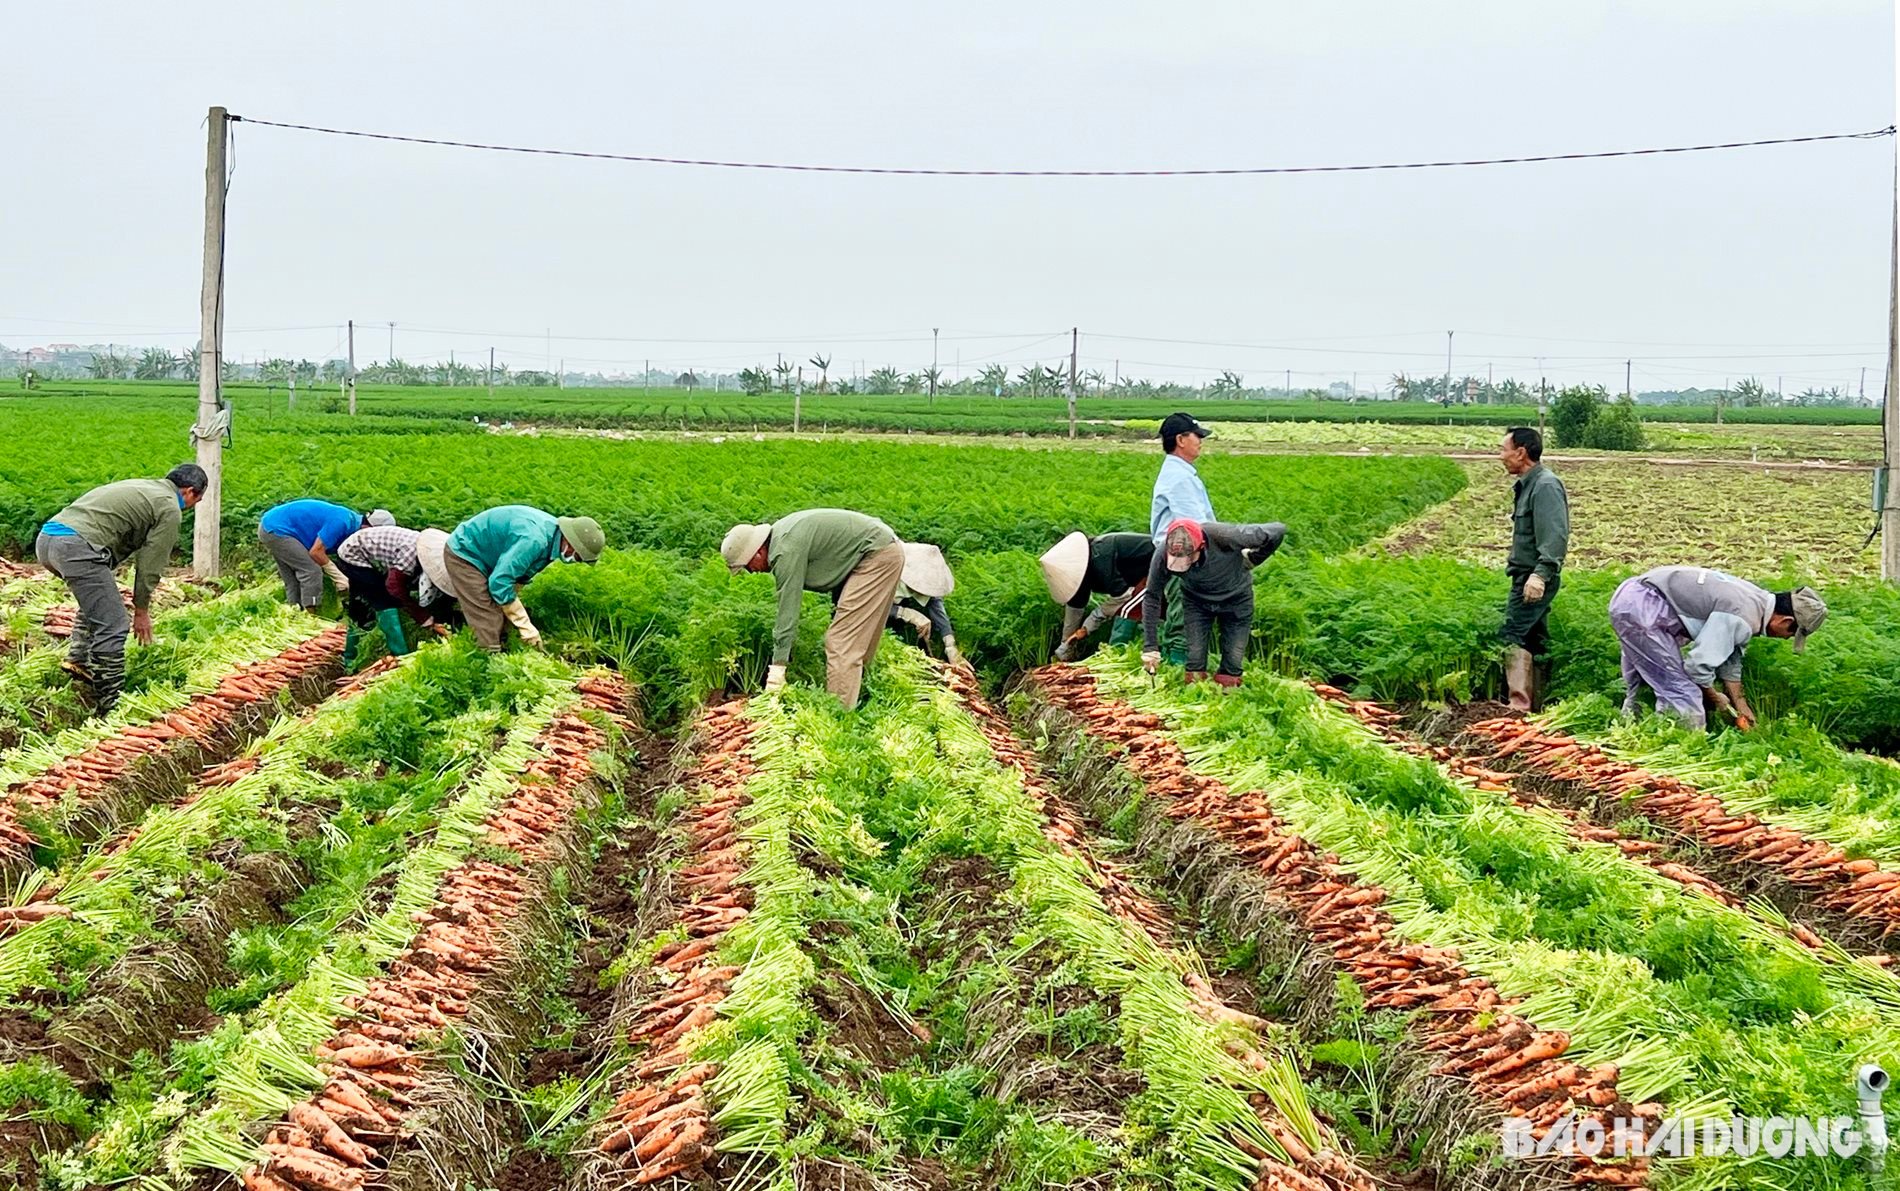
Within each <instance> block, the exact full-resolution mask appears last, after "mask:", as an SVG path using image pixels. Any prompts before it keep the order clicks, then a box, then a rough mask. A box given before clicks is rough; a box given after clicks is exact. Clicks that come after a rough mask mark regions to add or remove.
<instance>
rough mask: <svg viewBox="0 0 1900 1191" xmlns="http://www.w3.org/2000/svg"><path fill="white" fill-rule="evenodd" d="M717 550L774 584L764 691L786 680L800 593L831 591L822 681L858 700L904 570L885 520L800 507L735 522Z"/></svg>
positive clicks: (842, 696) (843, 697)
mask: <svg viewBox="0 0 1900 1191" xmlns="http://www.w3.org/2000/svg"><path fill="white" fill-rule="evenodd" d="M719 554H720V556H721V557H722V558H724V559H725V560H726V566H727V567H729V568H730V569H731V570H732V571H733V572H734V573H737V572H739V571H758V572H763V571H770V572H771V573H772V582H773V583H774V585H776V587H777V589H778V624H777V625H776V627H775V628H774V629H773V633H772V664H771V666H770V668H769V669H767V670H766V672H765V689H766V690H767V691H768V692H769V691H776V690H779V689H780V688H782V687H783V686H784V685H785V665H786V663H788V662H790V661H791V660H792V646H793V645H794V644H796V643H797V641H798V613H799V605H800V602H801V601H802V600H803V598H804V593H805V592H807V591H817V592H824V593H826V594H828V595H829V594H832V593H836V603H837V610H836V611H834V612H833V613H832V616H831V627H830V628H829V629H827V630H826V631H825V689H826V690H828V691H830V692H831V693H832V694H834V695H836V696H837V697H838V699H839V701H840V702H842V703H843V704H844V705H845V707H846V708H852V707H856V706H857V705H858V693H859V691H860V689H861V688H862V687H863V685H864V667H865V664H866V663H868V662H869V661H870V660H871V655H872V654H875V653H876V652H877V642H878V638H879V637H880V636H881V635H882V634H883V632H884V621H885V618H886V617H887V616H888V615H889V614H890V610H891V605H892V603H894V602H895V601H896V598H897V586H898V582H899V581H900V580H901V579H902V578H903V575H904V548H903V546H902V545H900V544H899V543H898V541H897V535H896V534H894V533H892V532H891V527H890V526H888V525H886V524H884V523H883V522H882V521H879V520H878V519H877V518H875V517H867V516H865V515H864V514H863V513H854V512H852V511H850V510H849V509H806V510H804V511H803V512H799V513H792V514H790V515H789V516H786V517H781V518H779V519H778V520H777V521H774V522H773V523H771V524H770V525H735V526H733V527H732V529H731V530H730V531H728V532H727V534H726V538H725V541H723V542H721V543H720V545H719Z"/></svg>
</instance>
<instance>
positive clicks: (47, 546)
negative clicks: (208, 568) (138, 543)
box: [33, 534, 132, 711]
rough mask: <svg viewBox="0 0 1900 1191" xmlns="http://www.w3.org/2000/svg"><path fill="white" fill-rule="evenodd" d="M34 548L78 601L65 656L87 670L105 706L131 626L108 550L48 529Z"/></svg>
mask: <svg viewBox="0 0 1900 1191" xmlns="http://www.w3.org/2000/svg"><path fill="white" fill-rule="evenodd" d="M33 553H34V556H35V557H37V558H38V559H39V560H40V565H41V566H43V567H45V568H46V569H47V570H49V571H51V572H53V574H55V575H58V576H59V577H60V578H61V579H63V580H65V581H66V586H67V587H68V588H70V589H71V590H72V593H73V599H74V600H75V601H76V602H77V603H78V604H79V615H78V616H76V617H74V618H73V635H72V637H71V639H70V640H68V641H67V643H66V657H67V659H68V660H69V661H71V662H72V663H73V664H75V665H78V666H83V667H85V668H86V670H87V671H88V672H90V673H91V675H92V683H93V692H94V693H95V694H96V695H97V696H98V700H99V708H100V710H102V711H104V710H109V709H111V707H112V705H113V704H115V703H117V702H118V700H119V692H120V691H122V690H124V689H125V638H126V636H127V634H129V633H130V632H131V631H132V618H131V617H130V616H128V615H127V614H126V611H125V597H124V596H123V595H122V594H120V592H119V579H118V576H117V575H115V574H114V573H113V568H112V556H111V555H110V554H107V553H106V552H105V551H104V550H101V549H99V547H97V546H95V545H93V544H92V543H91V542H88V541H87V540H86V539H84V538H82V537H78V536H69V537H54V536H52V535H50V534H41V535H40V536H39V538H38V540H37V541H35V542H34V544H33Z"/></svg>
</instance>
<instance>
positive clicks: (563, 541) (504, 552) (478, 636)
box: [442, 505, 607, 653]
mask: <svg viewBox="0 0 1900 1191" xmlns="http://www.w3.org/2000/svg"><path fill="white" fill-rule="evenodd" d="M606 544H607V538H606V535H605V534H603V533H602V532H601V529H600V525H599V523H598V522H596V521H595V520H594V519H593V518H592V517H556V516H554V515H553V514H551V513H544V512H542V511H541V510H540V509H536V508H530V507H529V506H527V505H500V506H498V507H496V508H492V509H487V510H484V511H482V512H480V513H477V514H475V515H474V516H473V517H470V518H469V519H468V520H467V521H464V522H462V523H461V524H460V525H458V526H456V527H455V532H454V533H452V534H450V535H449V545H448V549H447V550H445V551H443V553H442V561H443V565H444V566H445V567H446V568H447V570H448V572H449V579H450V581H451V582H452V583H453V584H454V585H455V597H456V600H457V601H458V602H459V603H460V604H461V606H462V615H463V617H464V618H465V619H466V620H467V621H468V627H469V628H471V629H473V630H474V631H475V642H476V644H478V645H480V646H481V647H482V648H483V649H486V650H487V651H489V652H490V653H499V652H501V643H502V636H503V634H505V633H506V632H507V631H508V625H510V624H513V625H514V626H515V628H516V629H517V630H518V631H519V632H520V633H521V640H522V641H523V642H524V643H525V644H528V645H533V646H536V647H537V648H538V647H539V646H540V644H541V632H540V630H539V629H537V628H535V627H534V621H532V620H530V619H529V618H528V610H527V609H526V608H524V607H522V606H521V595H520V592H519V591H517V590H516V589H517V588H519V587H520V586H521V585H522V584H523V583H526V582H527V581H528V580H530V579H532V578H534V577H535V576H536V575H538V574H540V573H541V570H542V568H544V567H546V566H547V565H548V564H549V563H551V562H554V561H556V560H559V561H562V562H569V561H577V562H588V563H591V562H593V561H595V560H596V559H598V558H599V557H600V552H601V549H602V548H603V547H604V546H605V545H606Z"/></svg>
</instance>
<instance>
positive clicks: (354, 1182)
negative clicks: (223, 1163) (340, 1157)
mask: <svg viewBox="0 0 1900 1191" xmlns="http://www.w3.org/2000/svg"><path fill="white" fill-rule="evenodd" d="M265 1169H266V1171H267V1173H270V1174H274V1175H277V1176H278V1177H279V1178H282V1179H287V1180H288V1181H290V1182H292V1183H295V1184H297V1185H298V1186H301V1187H307V1188H309V1191H362V1189H363V1182H364V1178H363V1172H362V1171H361V1170H352V1169H349V1168H347V1167H342V1166H338V1165H336V1163H335V1160H334V1159H330V1160H325V1159H324V1156H323V1155H322V1154H319V1153H317V1152H316V1151H314V1150H303V1151H301V1152H297V1151H291V1152H286V1153H273V1154H272V1155H271V1159H270V1164H269V1165H268V1166H267V1167H266V1168H265Z"/></svg>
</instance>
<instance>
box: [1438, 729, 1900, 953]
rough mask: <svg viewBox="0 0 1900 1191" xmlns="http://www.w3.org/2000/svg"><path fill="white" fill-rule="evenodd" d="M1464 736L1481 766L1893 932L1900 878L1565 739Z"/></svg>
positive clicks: (1702, 883)
mask: <svg viewBox="0 0 1900 1191" xmlns="http://www.w3.org/2000/svg"><path fill="white" fill-rule="evenodd" d="M1467 731H1468V733H1469V734H1470V736H1472V737H1475V738H1476V739H1477V740H1479V741H1481V742H1483V744H1484V745H1485V746H1486V747H1487V748H1488V749H1489V756H1488V758H1487V762H1488V763H1492V764H1495V763H1501V762H1502V763H1508V764H1511V765H1513V766H1515V767H1518V768H1520V769H1523V770H1528V771H1531V772H1535V773H1537V774H1539V775H1541V776H1543V777H1546V778H1551V779H1554V780H1557V781H1563V782H1574V783H1577V784H1578V785H1580V786H1582V787H1583V788H1584V789H1586V790H1588V791H1590V792H1592V793H1594V794H1597V795H1600V796H1603V797H1606V798H1610V799H1615V800H1620V801H1621V802H1622V803H1624V804H1625V805H1627V806H1629V807H1631V808H1632V809H1634V810H1636V811H1638V812H1640V813H1641V814H1642V815H1644V816H1645V817H1646V818H1648V819H1650V820H1651V821H1653V822H1656V823H1659V824H1663V825H1666V826H1668V827H1670V828H1672V829H1674V830H1676V831H1679V832H1681V833H1682V834H1683V835H1684V836H1686V837H1688V838H1689V839H1692V840H1694V841H1695V842H1696V843H1697V844H1699V845H1701V846H1702V847H1704V848H1706V849H1708V850H1709V851H1710V852H1712V853H1714V854H1716V855H1718V856H1721V857H1723V858H1724V859H1726V860H1729V861H1732V862H1737V863H1743V864H1746V865H1749V866H1759V867H1760V868H1764V869H1767V870H1769V871H1770V872H1771V873H1772V874H1773V875H1774V876H1776V877H1779V878H1780V879H1781V880H1782V881H1784V882H1786V883H1787V884H1788V885H1790V886H1794V887H1796V888H1798V889H1800V890H1802V891H1804V892H1805V893H1806V894H1807V895H1808V898H1809V901H1810V903H1811V904H1812V905H1813V906H1815V907H1816V908H1818V909H1821V910H1823V911H1827V912H1830V913H1832V914H1835V915H1838V916H1839V918H1840V920H1841V921H1842V923H1843V924H1844V925H1847V926H1849V927H1850V928H1851V927H1852V926H1853V925H1855V924H1868V925H1870V926H1871V927H1877V928H1878V931H1879V938H1880V939H1881V940H1882V941H1883V945H1885V944H1884V941H1885V940H1887V939H1889V938H1890V937H1891V936H1892V935H1893V934H1894V932H1896V931H1900V871H1896V870H1893V869H1888V868H1883V867H1881V865H1880V864H1879V862H1877V861H1874V860H1867V859H1854V858H1851V857H1849V856H1848V854H1847V853H1846V852H1845V851H1843V850H1842V849H1841V848H1840V847H1838V846H1837V845H1834V844H1831V843H1828V842H1827V841H1825V840H1817V839H1814V838H1813V837H1811V836H1808V835H1804V834H1803V833H1801V832H1799V831H1796V830H1794V829H1792V828H1788V827H1777V826H1775V825H1773V824H1770V823H1767V822H1765V821H1763V820H1762V819H1761V818H1759V817H1758V816H1756V815H1754V814H1747V813H1744V814H1740V815H1737V814H1732V813H1731V812H1730V811H1729V810H1728V809H1727V808H1726V807H1725V806H1723V805H1722V801H1721V799H1719V798H1717V797H1715V796H1714V795H1712V794H1708V793H1705V792H1703V791H1701V790H1698V789H1697V788H1695V787H1694V786H1692V785H1690V784H1688V783H1686V782H1682V781H1678V780H1677V779H1675V778H1672V777H1666V776H1663V775H1661V774H1656V773H1651V772H1650V771H1649V770H1647V769H1644V768H1642V767H1641V766H1637V765H1631V764H1629V763H1627V762H1625V761H1621V760H1618V759H1617V758H1615V757H1612V756H1610V755H1609V754H1608V753H1606V752H1604V751H1603V750H1602V749H1600V748H1598V747H1597V746H1595V745H1593V744H1589V743H1586V742H1584V741H1580V740H1578V739H1576V738H1575V737H1573V736H1569V735H1567V734H1564V733H1561V732H1546V731H1544V730H1543V729H1541V728H1539V727H1538V726H1537V725H1536V724H1533V723H1531V722H1530V721H1528V720H1525V719H1522V718H1519V717H1517V716H1504V717H1499V718H1496V719H1489V720H1482V721H1479V722H1477V723H1474V724H1472V725H1470V727H1469V728H1468V729H1467ZM1655 867H1656V868H1657V869H1658V871H1661V872H1664V873H1665V874H1666V875H1669V876H1673V877H1676V879H1678V880H1681V881H1683V882H1684V883H1685V884H1689V885H1692V886H1694V887H1697V888H1701V889H1702V890H1703V892H1707V893H1709V894H1710V895H1711V896H1720V894H1719V893H1718V892H1717V890H1712V889H1709V888H1707V886H1709V885H1713V884H1714V883H1713V882H1710V881H1708V880H1707V878H1700V879H1698V877H1699V874H1694V873H1692V872H1690V870H1687V869H1686V868H1684V866H1681V865H1662V864H1658V865H1656V866H1655ZM1717 888H1718V889H1719V887H1717ZM1729 896H1731V897H1732V895H1729ZM1844 933H1851V932H1844ZM1869 933H1871V932H1869ZM1794 934H1795V936H1796V937H1797V938H1799V939H1800V940H1801V941H1802V942H1803V943H1805V944H1806V945H1808V946H1809V947H1812V948H1819V947H1820V946H1821V941H1820V939H1819V938H1818V937H1816V936H1815V935H1814V933H1813V932H1812V931H1810V930H1808V929H1807V928H1806V927H1802V926H1798V925H1797V926H1796V927H1795V928H1794ZM1869 958H1870V959H1871V960H1872V962H1875V963H1879V964H1882V965H1891V964H1893V963H1894V962H1895V960H1896V958H1897V957H1896V956H1895V955H1893V954H1879V955H1874V956H1871V957H1869Z"/></svg>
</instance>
